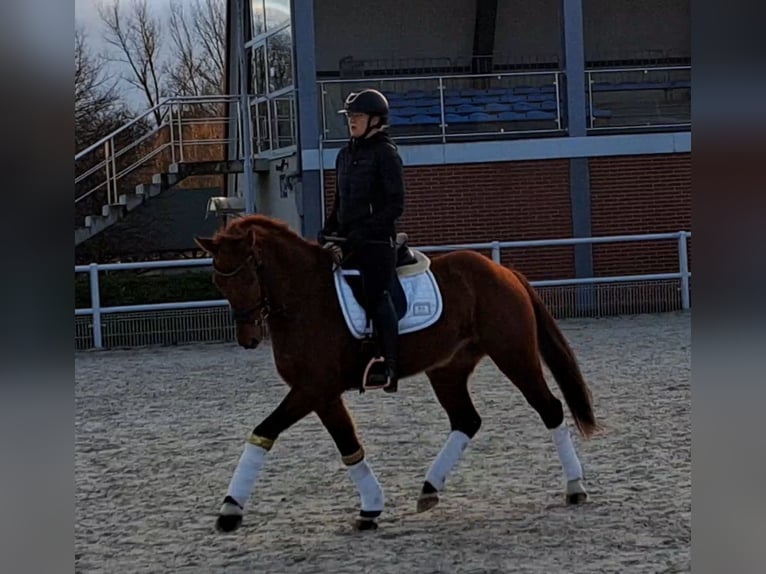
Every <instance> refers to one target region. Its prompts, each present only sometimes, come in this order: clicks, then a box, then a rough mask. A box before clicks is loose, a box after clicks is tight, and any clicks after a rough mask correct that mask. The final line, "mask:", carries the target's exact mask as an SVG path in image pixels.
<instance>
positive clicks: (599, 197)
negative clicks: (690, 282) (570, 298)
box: [590, 154, 691, 276]
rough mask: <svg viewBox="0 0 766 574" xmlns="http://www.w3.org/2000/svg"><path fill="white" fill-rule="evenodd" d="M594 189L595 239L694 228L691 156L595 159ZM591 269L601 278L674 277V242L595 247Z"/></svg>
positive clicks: (675, 260)
mask: <svg viewBox="0 0 766 574" xmlns="http://www.w3.org/2000/svg"><path fill="white" fill-rule="evenodd" d="M590 186H591V225H592V231H593V235H628V234H634V233H665V232H675V231H681V230H687V231H689V230H691V155H690V154H666V155H651V156H619V157H603V158H592V159H591V160H590ZM690 245H691V244H690ZM690 251H691V247H690ZM690 261H691V257H690ZM593 266H594V271H595V273H596V275H599V276H608V275H627V274H631V275H632V274H642V273H672V272H675V271H678V250H677V247H676V243H675V242H674V241H672V240H671V241H662V242H650V243H634V244H625V243H623V244H607V245H596V246H594V248H593Z"/></svg>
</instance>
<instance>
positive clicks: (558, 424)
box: [488, 341, 588, 504]
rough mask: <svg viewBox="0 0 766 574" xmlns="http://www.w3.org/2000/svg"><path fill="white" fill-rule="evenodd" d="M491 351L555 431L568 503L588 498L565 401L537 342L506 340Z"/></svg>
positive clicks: (525, 396)
mask: <svg viewBox="0 0 766 574" xmlns="http://www.w3.org/2000/svg"><path fill="white" fill-rule="evenodd" d="M488 354H489V356H490V358H491V359H492V361H494V363H495V364H496V365H497V367H498V368H499V369H500V370H501V371H502V372H503V373H504V374H505V375H506V376H507V377H508V378H509V379H511V381H512V382H513V384H514V385H516V387H518V388H519V390H520V391H521V393H522V394H523V395H524V398H525V399H526V400H527V403H529V405H530V406H531V407H532V408H533V409H535V411H536V412H537V414H538V415H539V416H540V418H541V419H542V421H543V424H545V427H546V428H547V429H548V431H549V432H550V433H551V438H552V440H553V443H554V445H555V446H556V451H557V453H558V455H559V461H560V462H561V465H562V468H563V471H564V478H565V480H566V501H567V503H568V504H579V503H581V502H585V500H586V499H587V496H588V495H587V492H586V490H585V487H584V486H583V472H582V465H581V464H580V460H579V458H578V457H577V452H576V451H575V448H574V444H573V443H572V438H571V435H570V432H569V427H568V426H567V424H566V422H565V421H564V409H563V407H562V405H561V401H560V400H559V399H557V398H556V397H555V396H554V394H553V393H552V392H551V390H550V388H549V387H548V384H547V383H546V381H545V376H544V375H543V368H542V364H541V363H540V359H539V357H538V355H537V346H536V345H530V346H528V347H524V348H523V349H513V348H510V346H509V345H508V341H505V345H501V344H497V345H496V346H495V345H492V344H490V345H488Z"/></svg>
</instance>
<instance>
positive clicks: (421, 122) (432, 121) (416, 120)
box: [410, 114, 441, 126]
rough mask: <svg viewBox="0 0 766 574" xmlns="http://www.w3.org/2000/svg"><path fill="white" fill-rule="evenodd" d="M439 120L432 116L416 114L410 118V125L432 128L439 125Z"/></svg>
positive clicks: (437, 117)
mask: <svg viewBox="0 0 766 574" xmlns="http://www.w3.org/2000/svg"><path fill="white" fill-rule="evenodd" d="M440 121H441V118H440V117H439V116H432V115H426V114H418V115H416V116H412V117H411V118H410V124H411V125H417V126H434V125H439V123H440Z"/></svg>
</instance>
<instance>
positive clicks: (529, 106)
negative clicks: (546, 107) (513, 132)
mask: <svg viewBox="0 0 766 574" xmlns="http://www.w3.org/2000/svg"><path fill="white" fill-rule="evenodd" d="M540 107H541V104H539V103H536V102H516V103H514V104H513V111H514V112H529V111H532V110H539V109H540Z"/></svg>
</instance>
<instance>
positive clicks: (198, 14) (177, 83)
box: [166, 0, 226, 96]
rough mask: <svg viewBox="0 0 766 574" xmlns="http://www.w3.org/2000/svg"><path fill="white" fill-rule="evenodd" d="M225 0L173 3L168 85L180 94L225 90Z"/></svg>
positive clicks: (196, 0)
mask: <svg viewBox="0 0 766 574" xmlns="http://www.w3.org/2000/svg"><path fill="white" fill-rule="evenodd" d="M225 8H226V7H225V2H224V0H194V1H193V2H191V3H190V2H188V1H187V2H184V3H182V2H180V1H178V0H172V1H171V3H170V25H169V29H170V38H171V41H172V47H171V50H172V52H171V55H170V59H169V62H170V65H167V66H166V74H167V82H168V88H169V89H170V90H171V91H172V92H173V93H177V94H183V95H191V96H204V95H213V94H220V93H222V92H223V84H224V66H225V61H226V53H225V50H226V13H225Z"/></svg>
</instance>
